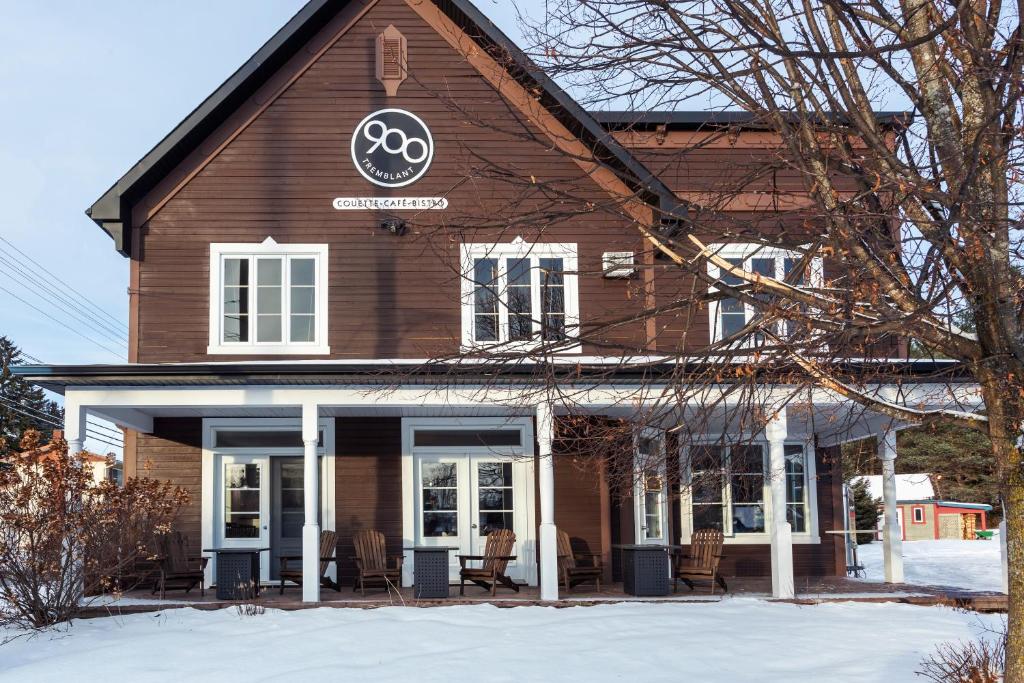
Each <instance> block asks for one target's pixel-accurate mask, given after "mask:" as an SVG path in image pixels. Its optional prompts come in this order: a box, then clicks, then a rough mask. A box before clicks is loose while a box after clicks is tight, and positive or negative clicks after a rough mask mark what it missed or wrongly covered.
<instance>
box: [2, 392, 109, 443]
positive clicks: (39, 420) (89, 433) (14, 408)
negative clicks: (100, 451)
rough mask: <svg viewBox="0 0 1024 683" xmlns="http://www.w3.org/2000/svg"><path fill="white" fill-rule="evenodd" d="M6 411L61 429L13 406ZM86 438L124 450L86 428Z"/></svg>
mask: <svg viewBox="0 0 1024 683" xmlns="http://www.w3.org/2000/svg"><path fill="white" fill-rule="evenodd" d="M0 401H4V399H0ZM8 409H9V410H13V411H14V412H16V413H19V414H21V415H24V416H25V417H27V418H29V419H30V420H35V421H36V422H37V423H41V424H44V425H46V426H48V427H57V428H61V427H63V425H62V424H61V423H59V422H56V421H55V420H51V419H47V418H43V417H39V416H36V415H32V414H31V413H27V412H25V411H23V410H19V409H18V408H16V407H14V405H9V406H8ZM86 438H88V439H92V440H93V441H98V442H100V443H105V444H107V445H108V446H113V447H114V448H124V444H123V443H114V442H113V441H110V440H108V439H106V438H103V436H101V435H96V434H94V433H91V432H89V430H88V428H86Z"/></svg>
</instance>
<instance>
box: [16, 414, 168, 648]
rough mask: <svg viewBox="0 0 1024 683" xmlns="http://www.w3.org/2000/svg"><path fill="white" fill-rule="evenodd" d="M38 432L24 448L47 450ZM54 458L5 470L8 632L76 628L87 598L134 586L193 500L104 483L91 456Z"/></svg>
mask: <svg viewBox="0 0 1024 683" xmlns="http://www.w3.org/2000/svg"><path fill="white" fill-rule="evenodd" d="M38 441H39V437H38V433H35V432H30V433H28V434H26V436H25V438H24V439H23V440H22V443H21V448H22V449H23V450H24V451H32V450H34V449H36V448H37V447H38V445H39V443H38ZM51 446H52V449H51V450H50V452H49V453H48V456H47V457H46V458H37V457H33V456H30V455H25V454H22V455H15V456H14V457H13V458H12V459H11V460H10V462H11V463H12V465H13V466H12V467H10V468H8V469H6V470H4V471H2V472H0V625H4V626H14V627H17V628H26V629H38V628H46V627H49V626H53V625H55V624H59V623H61V622H66V621H69V620H71V619H72V618H74V617H75V616H76V615H77V614H78V611H79V610H80V609H81V605H82V597H83V596H85V595H95V594H98V593H103V592H108V591H111V590H121V589H124V588H130V587H132V586H133V584H134V583H137V582H138V581H139V580H141V577H139V576H137V575H135V574H134V571H133V569H134V567H135V565H136V563H137V562H138V561H139V560H140V559H147V558H152V557H154V555H155V553H154V550H155V547H156V539H157V537H158V535H159V534H162V533H166V532H167V531H169V530H170V526H171V522H172V521H173V520H174V518H175V517H176V516H177V513H178V511H179V510H180V508H181V506H182V505H184V504H185V503H186V502H187V501H188V494H187V492H186V491H185V490H184V489H181V488H178V487H174V486H172V485H170V484H168V483H166V482H161V481H156V480H153V479H147V478H131V479H129V480H127V481H126V482H125V484H124V486H123V487H119V486H117V485H116V484H115V483H114V482H110V481H104V482H102V483H96V482H95V481H94V480H93V477H92V473H91V471H90V468H89V467H87V466H86V462H85V459H84V456H83V455H79V456H71V457H69V456H68V452H67V443H66V442H65V441H57V442H53V443H51Z"/></svg>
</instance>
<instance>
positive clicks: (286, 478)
mask: <svg viewBox="0 0 1024 683" xmlns="http://www.w3.org/2000/svg"><path fill="white" fill-rule="evenodd" d="M303 486H305V465H303V464H302V463H292V462H286V463H282V464H281V488H285V489H301V488H303Z"/></svg>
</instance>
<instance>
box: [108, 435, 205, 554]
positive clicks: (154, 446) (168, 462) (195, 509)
mask: <svg viewBox="0 0 1024 683" xmlns="http://www.w3.org/2000/svg"><path fill="white" fill-rule="evenodd" d="M136 438H137V447H136V448H137V452H136V464H137V471H136V476H140V477H150V478H153V479H162V480H166V481H170V482H172V483H173V484H175V485H176V486H181V487H182V488H184V489H185V490H186V491H188V495H189V502H188V505H187V506H186V507H185V508H184V509H183V510H182V511H181V514H180V516H179V518H178V521H177V524H176V526H177V528H178V530H179V531H181V532H182V533H184V534H186V535H187V536H188V539H189V545H190V547H191V549H192V552H194V553H196V554H198V552H199V550H201V548H200V547H199V546H200V543H201V539H200V522H201V516H202V478H203V471H202V464H203V421H202V419H201V418H192V417H181V418H178V417H175V418H170V417H158V418H155V419H154V420H153V433H152V434H139V435H137V437H136ZM128 456H129V454H128V452H127V451H126V452H125V457H128Z"/></svg>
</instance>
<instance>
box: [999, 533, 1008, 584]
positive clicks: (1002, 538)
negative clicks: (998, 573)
mask: <svg viewBox="0 0 1024 683" xmlns="http://www.w3.org/2000/svg"><path fill="white" fill-rule="evenodd" d="M1009 557H1010V556H1009V553H1008V552H1007V548H1006V520H1005V519H1004V520H1003V521H1001V522H999V559H1000V560H1001V563H1002V565H1003V566H1002V579H1003V592H1004V593H1006V594H1007V595H1009V594H1010V562H1009Z"/></svg>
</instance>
